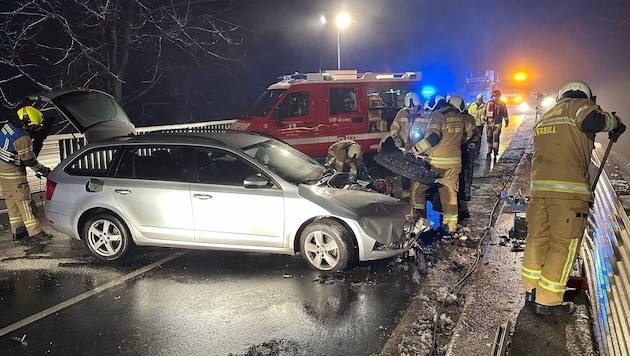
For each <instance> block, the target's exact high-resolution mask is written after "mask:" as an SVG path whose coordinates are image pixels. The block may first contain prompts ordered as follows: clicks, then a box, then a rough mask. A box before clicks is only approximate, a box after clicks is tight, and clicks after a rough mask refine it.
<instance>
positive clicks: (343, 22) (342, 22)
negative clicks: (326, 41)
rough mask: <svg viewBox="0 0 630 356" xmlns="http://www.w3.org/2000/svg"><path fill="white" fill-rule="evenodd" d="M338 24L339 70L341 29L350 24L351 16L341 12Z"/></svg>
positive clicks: (338, 16) (338, 67) (339, 65)
mask: <svg viewBox="0 0 630 356" xmlns="http://www.w3.org/2000/svg"><path fill="white" fill-rule="evenodd" d="M335 23H336V24H337V69H341V29H343V28H346V27H348V25H349V24H350V15H348V13H347V12H340V13H338V14H337V18H336V19H335Z"/></svg>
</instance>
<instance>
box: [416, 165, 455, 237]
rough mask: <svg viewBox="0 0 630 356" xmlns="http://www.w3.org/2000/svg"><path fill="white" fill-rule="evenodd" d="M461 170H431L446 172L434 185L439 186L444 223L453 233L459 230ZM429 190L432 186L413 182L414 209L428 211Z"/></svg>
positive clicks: (452, 168) (453, 168)
mask: <svg viewBox="0 0 630 356" xmlns="http://www.w3.org/2000/svg"><path fill="white" fill-rule="evenodd" d="M461 169H462V167H461V166H457V167H451V168H445V169H440V168H433V167H432V168H431V170H435V171H444V175H443V176H442V178H440V179H437V180H436V181H435V183H433V184H439V185H438V194H439V196H440V202H441V204H442V223H443V224H445V225H447V226H448V229H449V231H451V232H453V231H455V230H456V229H457V212H458V209H457V187H458V183H459V172H460V171H461ZM429 188H431V185H427V184H422V183H418V182H413V186H412V188H411V198H412V201H411V203H412V205H413V208H414V209H416V210H426V205H427V191H428V190H429Z"/></svg>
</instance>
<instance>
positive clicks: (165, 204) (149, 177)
mask: <svg viewBox="0 0 630 356" xmlns="http://www.w3.org/2000/svg"><path fill="white" fill-rule="evenodd" d="M183 172H184V170H183V147H182V146H170V145H163V146H161V145H146V146H145V145H142V146H130V147H127V148H126V150H125V152H124V154H123V157H122V159H121V161H120V164H119V165H118V167H117V169H116V171H115V173H114V177H113V178H111V179H109V180H108V182H107V186H108V188H109V189H110V191H111V193H112V195H113V196H114V198H115V200H116V202H117V203H118V205H119V207H120V209H121V211H122V212H124V214H125V215H126V216H127V218H128V219H129V220H130V221H131V222H132V223H133V224H134V225H135V227H136V228H137V229H138V230H139V231H140V232H141V233H142V234H143V235H144V236H145V237H146V238H148V239H157V240H173V241H193V239H194V224H193V214H192V205H191V202H190V183H188V181H187V180H188V179H187V177H184V174H183Z"/></svg>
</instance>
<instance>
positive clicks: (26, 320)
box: [0, 252, 185, 336]
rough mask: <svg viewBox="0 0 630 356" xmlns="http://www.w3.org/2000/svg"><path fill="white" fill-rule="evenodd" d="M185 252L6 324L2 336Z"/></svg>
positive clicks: (1, 332)
mask: <svg viewBox="0 0 630 356" xmlns="http://www.w3.org/2000/svg"><path fill="white" fill-rule="evenodd" d="M183 254H185V252H178V253H175V254H173V255H171V256H168V257H164V258H163V259H161V260H159V261H156V262H153V263H151V264H149V265H146V266H144V267H142V268H140V269H138V270H135V271H133V272H131V273H128V274H126V275H124V276H122V277H119V278H118V279H115V280H113V281H111V282H107V283H105V284H102V285H100V286H98V287H96V288H94V289H91V290H89V291H87V292H84V293H81V294H79V295H77V296H76V297H72V298H70V299H68V300H66V301H63V302H61V303H59V304H57V305H53V306H52V307H50V308H48V309H45V310H42V311H41V312H39V313H37V314H33V315H31V316H29V317H26V318H24V319H22V320H20V321H18V322H15V323H13V324H11V325H9V326H5V327H4V328H2V329H0V336H4V335H6V334H8V333H10V332H13V331H15V330H17V329H19V328H21V327H24V326H26V325H28V324H30V323H33V322H35V321H37V320H39V319H42V318H44V317H46V316H48V315H51V314H53V313H56V312H58V311H60V310H62V309H64V308H67V307H69V306H71V305H73V304H76V303H78V302H80V301H82V300H84V299H87V298H89V297H91V296H93V295H95V294H98V293H100V292H102V291H104V290H107V289H109V288H112V287H114V286H117V285H119V284H121V283H123V282H126V281H127V280H129V279H131V278H134V277H137V276H139V275H141V274H143V273H145V272H148V271H149V270H152V269H153V268H155V267H158V266H160V265H163V264H165V263H167V262H170V261H172V260H174V259H176V258H177V257H179V256H181V255H183Z"/></svg>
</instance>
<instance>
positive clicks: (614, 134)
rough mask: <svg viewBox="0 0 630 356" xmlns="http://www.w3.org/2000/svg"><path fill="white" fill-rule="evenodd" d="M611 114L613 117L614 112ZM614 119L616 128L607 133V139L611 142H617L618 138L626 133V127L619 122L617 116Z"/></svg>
mask: <svg viewBox="0 0 630 356" xmlns="http://www.w3.org/2000/svg"><path fill="white" fill-rule="evenodd" d="M612 114H613V115H615V113H614V112H613V113H612ZM615 118H617V127H615V128H614V129H612V130H611V131H609V132H608V139H609V140H611V141H612V142H617V140H618V139H619V136H621V134H622V133H624V132H625V131H626V125H624V124H623V122H621V119H620V118H619V117H618V116H617V115H615Z"/></svg>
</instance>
